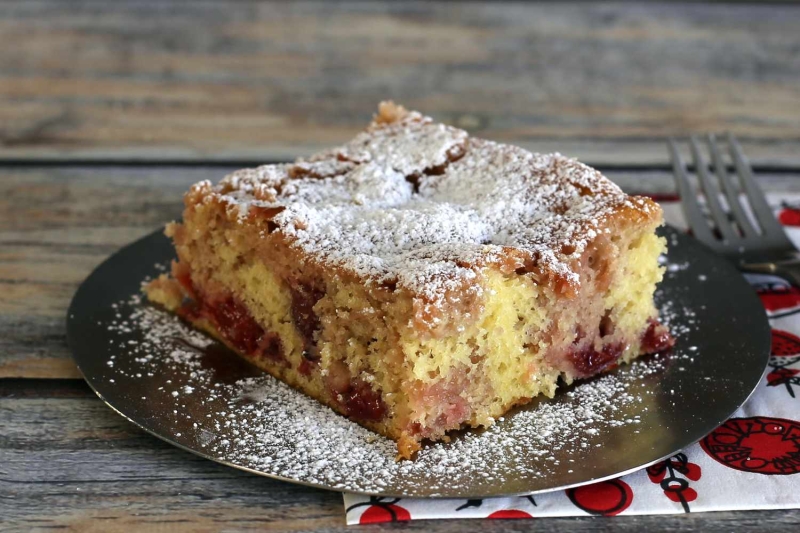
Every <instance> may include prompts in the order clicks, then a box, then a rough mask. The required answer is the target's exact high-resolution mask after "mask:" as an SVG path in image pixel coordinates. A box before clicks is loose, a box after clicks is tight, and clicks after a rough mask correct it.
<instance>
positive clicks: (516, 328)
mask: <svg viewBox="0 0 800 533" xmlns="http://www.w3.org/2000/svg"><path fill="white" fill-rule="evenodd" d="M185 206H186V208H185V211H184V221H183V223H182V224H178V223H176V224H171V225H170V226H168V228H167V234H168V235H169V236H170V237H172V239H173V240H174V242H175V246H176V250H177V253H178V256H179V261H178V262H176V263H174V264H173V268H172V277H171V278H166V277H161V278H159V279H157V280H155V281H154V282H152V283H151V284H150V285H149V286H148V288H147V292H148V296H149V297H150V299H151V300H152V301H155V302H158V303H161V304H163V305H165V306H167V307H168V308H170V309H172V310H174V311H177V312H178V313H180V314H181V315H182V316H183V317H184V318H185V319H187V320H189V321H191V322H192V323H193V324H195V325H196V326H198V327H200V328H202V329H205V330H206V331H208V332H210V333H211V334H212V335H214V336H215V337H217V338H219V339H220V340H222V341H223V342H225V343H226V344H227V345H228V346H230V347H231V348H233V349H235V350H236V351H237V352H238V353H240V354H241V355H243V356H244V357H246V358H248V359H249V360H251V361H252V362H253V363H254V364H256V365H258V366H259V367H261V368H263V369H264V370H266V371H267V372H269V373H270V374H272V375H274V376H276V377H277V378H279V379H281V380H283V381H285V382H286V383H288V384H290V385H292V386H293V387H296V388H298V389H300V390H302V391H303V392H305V393H306V394H308V395H309V396H311V397H314V398H316V399H318V400H319V401H321V402H322V403H325V404H326V405H328V406H330V407H332V408H333V409H335V410H336V411H338V412H340V413H342V414H344V415H346V416H349V417H350V418H352V419H353V420H355V421H357V422H358V423H360V424H361V425H364V426H365V427H368V428H370V429H373V430H375V431H377V432H379V433H381V434H383V435H386V436H388V437H390V438H392V439H394V440H396V441H397V446H398V452H399V454H400V456H402V457H410V456H411V455H412V454H413V453H414V451H415V450H417V449H419V446H420V442H421V441H422V440H424V439H432V440H443V439H446V438H447V431H449V430H452V429H458V428H460V427H463V426H481V425H490V424H491V423H492V422H493V420H494V418H496V417H498V416H501V415H502V414H503V413H505V412H506V411H507V410H508V409H509V408H510V407H511V406H513V405H518V404H521V403H525V402H527V401H529V400H530V399H531V398H533V397H536V396H538V395H539V394H545V395H548V396H552V394H553V393H554V391H555V388H556V386H557V382H558V381H559V379H561V378H563V379H564V380H566V381H567V382H570V381H571V380H573V379H578V378H582V377H587V376H591V375H594V374H596V373H598V372H602V371H604V370H606V369H608V368H611V367H612V366H613V365H615V364H617V363H618V362H627V361H630V360H631V359H632V358H634V357H636V356H638V355H640V354H641V353H644V352H650V351H657V350H659V349H661V348H663V347H664V346H666V345H668V343H669V342H670V339H669V336H668V334H667V333H666V332H665V331H664V329H663V328H662V327H661V326H659V325H658V324H657V322H656V317H657V313H656V310H655V308H654V306H653V302H652V294H653V291H654V288H655V284H656V283H657V282H658V281H659V280H660V277H661V271H660V269H659V267H658V265H657V261H656V259H657V257H658V254H659V253H660V251H661V250H663V246H664V245H663V239H660V238H658V237H656V235H655V234H654V229H655V227H656V226H657V225H658V224H660V223H661V210H660V208H659V207H658V205H657V204H655V203H653V202H652V201H651V200H649V199H646V198H641V197H631V196H628V195H626V194H625V193H623V192H622V191H621V190H620V189H619V188H618V187H617V186H616V185H614V184H613V183H612V182H610V181H609V180H608V179H606V178H605V177H604V176H602V175H601V174H600V173H599V172H597V171H596V170H594V169H592V168H590V167H588V166H586V165H583V164H581V163H579V162H577V161H575V160H573V159H569V158H566V157H563V156H561V155H559V154H546V155H541V154H533V153H530V152H528V151H526V150H523V149H521V148H517V147H513V146H509V145H503V144H498V143H494V142H491V141H486V140H482V139H477V138H471V137H469V136H468V135H467V133H466V132H465V131H463V130H459V129H457V128H453V127H450V126H446V125H443V124H437V123H434V122H433V121H432V120H431V119H430V118H428V117H424V116H423V115H421V114H419V113H417V112H414V111H408V110H406V109H404V108H402V107H401V106H397V105H394V104H392V103H390V102H384V103H382V104H381V106H380V108H379V113H378V115H376V117H375V118H374V120H373V121H372V123H371V124H370V125H369V127H368V128H367V129H366V130H365V131H364V132H363V133H361V134H359V135H357V136H356V137H355V138H354V139H353V140H352V141H350V142H349V143H347V144H345V145H343V146H340V147H338V148H335V149H332V150H328V151H325V152H322V153H319V154H316V155H314V156H311V157H309V158H307V159H305V160H298V161H296V162H295V163H291V164H279V165H265V166H261V167H258V168H254V169H243V170H240V171H237V172H234V173H232V174H230V175H228V176H226V177H225V178H224V179H223V180H222V181H221V182H220V183H219V184H218V185H212V184H211V183H210V182H208V181H204V182H200V183H197V184H195V185H194V186H192V188H191V189H190V191H189V192H188V193H187V194H186V196H185Z"/></svg>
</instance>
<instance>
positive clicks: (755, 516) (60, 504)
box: [0, 380, 800, 533]
mask: <svg viewBox="0 0 800 533" xmlns="http://www.w3.org/2000/svg"><path fill="white" fill-rule="evenodd" d="M50 383H51V384H50V385H47V384H46V383H45V384H44V385H42V384H41V383H39V382H36V381H35V380H0V423H2V427H3V432H2V436H0V495H2V497H0V517H2V521H0V530H3V531H26V532H27V531H46V530H47V531H49V530H52V529H60V530H66V531H76V532H77V531H79V532H103V533H117V532H120V533H121V532H126V533H127V532H129V531H165V532H166V531H169V532H175V533H183V532H211V531H257V530H258V531H265V530H266V531H310V530H313V531H324V532H333V531H348V530H349V531H352V528H350V529H348V528H347V527H346V526H345V522H344V514H343V508H342V499H341V495H339V494H338V493H335V492H328V491H322V490H317V489H311V488H307V487H301V486H299V485H292V484H289V483H283V482H280V481H273V480H270V479H267V478H263V477H258V476H255V475H251V474H246V473H244V472H239V471H237V470H234V469H232V468H228V467H224V466H221V465H217V464H216V463H212V462H211V461H206V460H204V459H201V458H199V457H196V456H194V455H191V454H189V453H187V452H183V451H181V450H178V449H176V448H173V447H171V446H169V445H167V444H166V443H163V442H161V441H160V440H158V439H156V438H154V437H150V436H149V435H146V434H144V433H143V432H141V431H139V430H138V429H136V428H135V427H133V426H132V425H131V424H129V423H128V422H126V421H125V420H124V419H123V418H121V417H119V416H118V415H116V414H115V413H113V412H112V411H111V410H110V409H108V408H107V407H106V406H105V405H103V404H102V402H100V400H98V399H96V398H95V397H94V396H93V394H92V393H91V391H89V390H88V387H86V386H85V385H82V384H77V382H75V383H76V384H69V382H64V383H58V382H53V381H51V382H50ZM798 520H800V510H794V511H773V512H748V513H729V512H722V513H700V514H691V515H685V516H649V517H648V516H644V517H636V516H634V517H615V518H610V519H595V518H562V519H548V520H547V530H548V531H556V532H560V531H563V532H567V531H571V532H572V531H574V532H597V531H607V530H610V529H612V528H613V530H615V531H631V532H634V531H642V530H645V529H653V530H680V531H687V532H690V531H697V532H721V531H729V530H731V529H733V528H736V530H737V531H739V530H742V531H772V532H774V533H783V532H789V531H794V529H793V528H794V527H795V526H796V523H797V521H798ZM476 525H477V524H476V522H475V521H474V520H473V521H467V520H452V521H451V520H447V521H436V522H426V521H420V522H413V523H408V524H404V525H402V529H403V530H404V531H408V530H411V531H431V530H435V531H441V532H456V531H459V532H460V531H466V530H470V529H471V528H474V527H476ZM396 526H399V524H385V525H377V526H370V527H368V528H365V529H364V530H365V531H394V530H396V529H398V528H397V527H396ZM532 527H534V524H533V523H531V522H529V521H519V522H515V521H502V520H495V521H492V520H490V521H482V522H481V523H480V528H481V531H502V532H511V531H526V530H529V529H530V528H532ZM359 531H361V529H359Z"/></svg>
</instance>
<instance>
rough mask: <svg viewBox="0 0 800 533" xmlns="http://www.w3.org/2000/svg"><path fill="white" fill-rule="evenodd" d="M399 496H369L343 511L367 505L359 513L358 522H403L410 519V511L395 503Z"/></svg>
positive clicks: (347, 511)
mask: <svg viewBox="0 0 800 533" xmlns="http://www.w3.org/2000/svg"><path fill="white" fill-rule="evenodd" d="M399 501H400V498H384V497H381V496H370V498H369V501H368V502H361V503H356V504H353V505H351V506H350V507H348V508H347V510H346V511H345V512H346V513H349V512H350V511H352V510H353V509H356V508H358V507H367V510H366V511H364V513H363V514H362V515H361V518H360V519H359V521H358V523H359V524H377V523H382V522H405V521H408V520H411V513H409V512H408V510H407V509H404V508H403V507H400V506H399V505H396V504H397V503H398V502H399Z"/></svg>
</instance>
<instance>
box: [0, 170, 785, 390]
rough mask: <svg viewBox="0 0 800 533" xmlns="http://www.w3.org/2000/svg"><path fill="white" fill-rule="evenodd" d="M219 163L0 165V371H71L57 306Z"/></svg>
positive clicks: (772, 182)
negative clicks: (171, 164)
mask: <svg viewBox="0 0 800 533" xmlns="http://www.w3.org/2000/svg"><path fill="white" fill-rule="evenodd" d="M228 170H230V169H227V168H209V167H155V168H131V167H75V168H49V167H43V168H24V169H11V168H0V378H2V377H30V378H47V377H49V378H69V377H78V376H79V374H78V372H77V369H76V368H75V366H74V365H73V364H72V361H71V356H70V353H69V349H68V347H67V344H66V333H65V320H66V312H67V307H68V306H69V302H70V300H71V298H72V295H73V294H74V292H75V290H76V289H77V287H78V285H79V284H80V283H81V282H82V281H83V280H84V279H85V278H86V276H88V275H89V273H90V272H91V271H92V269H93V268H94V267H96V266H97V265H98V264H100V263H101V262H102V261H103V260H104V259H105V258H106V257H108V256H109V255H111V254H112V253H113V252H114V251H116V250H117V249H118V248H120V247H122V246H124V245H125V244H127V243H129V242H131V241H133V240H135V239H138V238H139V237H142V236H144V235H146V234H148V233H150V232H151V231H154V230H155V229H157V228H158V227H159V226H161V225H162V224H164V223H165V222H167V221H169V220H172V219H175V218H178V217H179V216H180V212H181V197H182V195H183V193H184V191H185V190H186V189H187V188H188V186H189V185H190V184H191V183H194V182H195V181H199V180H201V179H211V180H214V181H216V180H218V179H219V178H220V177H221V176H223V175H224V174H225V173H226V172H227V171H228ZM608 175H609V177H611V178H612V179H614V180H616V181H617V182H618V183H620V184H621V185H622V186H623V188H625V189H627V190H629V191H637V192H651V193H670V192H672V191H674V184H673V181H672V178H671V176H670V175H669V174H668V173H667V172H665V171H639V172H632V171H620V170H615V171H610V172H608ZM760 178H761V182H762V185H763V186H764V188H765V189H767V190H770V191H793V192H800V171H798V172H797V173H780V174H769V173H762V174H760Z"/></svg>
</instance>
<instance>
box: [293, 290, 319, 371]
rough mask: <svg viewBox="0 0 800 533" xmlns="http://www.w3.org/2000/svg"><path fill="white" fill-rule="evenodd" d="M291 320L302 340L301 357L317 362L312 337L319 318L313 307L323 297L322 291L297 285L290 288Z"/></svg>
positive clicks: (317, 326)
mask: <svg viewBox="0 0 800 533" xmlns="http://www.w3.org/2000/svg"><path fill="white" fill-rule="evenodd" d="M291 293H292V319H293V320H294V325H295V327H296V328H297V331H299V332H300V336H301V337H302V338H303V349H304V350H305V351H304V353H303V357H304V358H305V359H307V360H310V361H312V362H313V361H319V353H318V351H317V343H316V340H315V339H314V335H315V333H316V332H317V330H318V329H319V317H318V316H317V314H316V313H315V312H314V306H315V305H316V304H317V302H318V301H319V300H320V298H322V297H323V296H324V295H325V292H324V291H321V290H318V289H315V288H314V287H310V286H308V285H305V284H302V283H298V284H295V285H293V286H291Z"/></svg>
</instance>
